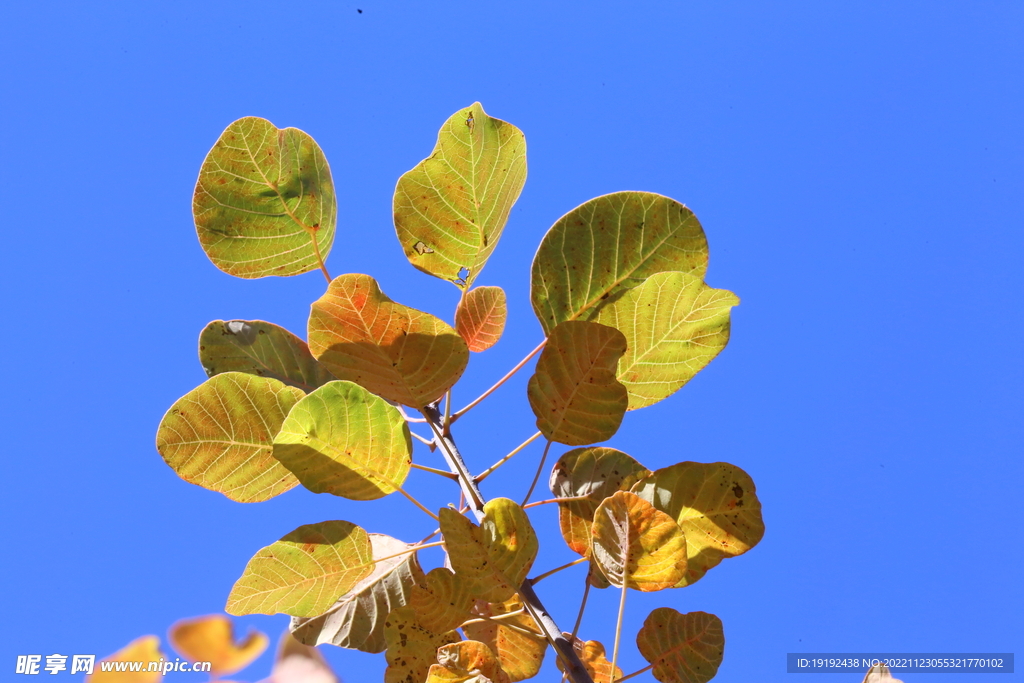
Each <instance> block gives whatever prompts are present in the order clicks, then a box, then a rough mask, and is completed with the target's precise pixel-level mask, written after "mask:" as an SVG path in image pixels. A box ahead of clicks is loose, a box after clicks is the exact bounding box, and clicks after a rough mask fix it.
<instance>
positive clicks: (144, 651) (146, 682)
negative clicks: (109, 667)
mask: <svg viewBox="0 0 1024 683" xmlns="http://www.w3.org/2000/svg"><path fill="white" fill-rule="evenodd" d="M161 659H166V657H165V656H164V653H163V652H160V639H159V638H157V637H156V636H142V637H141V638H136V639H135V640H133V641H132V642H130V643H128V645H126V646H125V647H124V648H122V649H120V650H118V651H117V652H115V653H114V654H112V655H110V656H109V657H104V658H103V659H102V660H101V661H103V662H146V663H147V665H148V663H149V662H157V661H160V660H161ZM145 668H146V667H143V669H144V670H143V671H103V670H101V665H100V662H96V664H95V665H94V667H93V673H92V674H91V675H89V676H86V678H85V681H86V683H159V681H162V680H163V679H164V675H163V671H162V670H161V671H145ZM69 669H70V667H69Z"/></svg>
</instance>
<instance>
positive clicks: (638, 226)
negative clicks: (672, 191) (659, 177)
mask: <svg viewBox="0 0 1024 683" xmlns="http://www.w3.org/2000/svg"><path fill="white" fill-rule="evenodd" d="M707 262H708V243H707V239H706V238H705V237H704V229H703V228H701V226H700V223H699V222H698V221H697V217H696V216H694V215H693V212H692V211H690V210H689V209H687V208H686V207H685V206H683V205H682V204H680V203H679V202H677V201H675V200H674V199H669V198H668V197H663V196H661V195H658V194H653V193H651V192H615V193H614V194H608V195H604V196H603V197H597V198H595V199H591V200H590V201H588V202H586V203H584V204H582V205H580V206H578V207H576V208H575V209H573V210H572V211H570V212H569V213H567V214H565V215H564V216H562V217H561V218H559V219H558V221H557V222H556V223H555V224H554V225H553V226H551V229H550V230H548V232H547V234H546V235H544V239H543V240H542V241H541V244H540V248H539V249H538V250H537V255H536V256H535V257H534V259H533V274H532V281H531V282H532V284H531V289H530V297H531V299H532V301H533V310H534V312H535V313H536V314H537V318H538V319H539V320H540V324H541V327H543V328H544V332H545V333H546V334H551V331H552V330H553V329H554V328H555V326H556V325H558V323H561V322H564V321H566V320H589V319H591V318H590V317H588V316H592V315H593V314H594V313H595V312H596V310H597V309H598V308H599V307H601V306H604V305H607V304H608V303H610V302H612V301H614V300H615V299H617V298H618V297H619V296H621V295H622V293H623V292H624V291H625V290H627V289H629V288H631V287H636V286H637V285H638V284H640V283H641V282H643V281H644V280H646V279H647V278H649V277H650V276H652V275H654V274H655V273H661V272H663V271H667V270H677V271H682V272H684V273H690V274H691V275H693V276H694V277H698V278H703V277H704V272H705V271H706V270H707Z"/></svg>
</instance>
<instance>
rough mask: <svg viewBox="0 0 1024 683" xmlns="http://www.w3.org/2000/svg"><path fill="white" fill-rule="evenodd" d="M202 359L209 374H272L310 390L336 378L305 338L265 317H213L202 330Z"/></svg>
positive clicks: (271, 375)
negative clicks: (311, 349)
mask: <svg viewBox="0 0 1024 683" xmlns="http://www.w3.org/2000/svg"><path fill="white" fill-rule="evenodd" d="M199 362H201V363H202V364H203V369H205V370H206V374H207V375H209V376H210V377H213V376H214V375H219V374H221V373H222V372H245V373H247V374H250V375H259V376H260V377H272V378H274V379H279V380H281V381H282V382H284V383H285V384H288V385H291V386H293V387H297V388H299V389H302V390H303V391H304V392H306V393H309V392H310V391H313V390H314V389H316V388H317V387H318V386H321V385H323V384H327V383H328V382H330V381H331V380H333V379H335V378H334V376H333V375H331V373H329V372H327V368H325V367H324V366H322V365H320V363H318V362H317V360H316V358H313V354H311V353H310V352H309V347H308V346H306V342H304V341H302V340H301V339H299V338H298V337H296V336H295V335H294V334H292V333H291V332H289V331H288V330H286V329H284V328H283V327H278V326H277V325H274V324H273V323H267V322H263V321H262V320H228V321H227V322H225V321H223V320H214V321H213V322H212V323H210V324H208V325H207V326H206V327H204V328H203V331H202V332H201V333H200V334H199Z"/></svg>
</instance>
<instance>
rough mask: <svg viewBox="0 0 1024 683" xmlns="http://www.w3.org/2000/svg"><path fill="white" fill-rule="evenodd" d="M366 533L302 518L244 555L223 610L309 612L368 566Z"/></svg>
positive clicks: (314, 612) (353, 527) (342, 590)
mask: <svg viewBox="0 0 1024 683" xmlns="http://www.w3.org/2000/svg"><path fill="white" fill-rule="evenodd" d="M373 566H374V562H373V550H372V548H371V546H370V539H369V538H368V537H367V534H366V532H365V531H363V530H362V529H361V528H360V527H358V526H356V525H355V524H352V523H351V522H345V521H340V520H337V521H331V522H319V523H317V524H306V525H303V526H300V527H299V528H298V529H296V530H295V531H292V532H291V533H289V534H288V535H286V536H285V537H284V538H282V539H281V540H279V541H277V542H276V543H273V544H271V545H269V546H267V547H266V548H263V549H262V550H260V551H259V552H258V553H256V555H255V556H254V557H253V558H252V559H251V560H249V564H248V565H246V567H245V571H244V572H243V573H242V577H241V578H240V579H238V581H236V582H235V585H234V588H232V589H231V594H230V595H229V596H228V604H227V608H226V611H227V612H228V614H234V615H242V614H277V613H283V614H289V615H291V616H293V617H313V616H317V615H319V614H323V613H324V612H325V611H327V609H328V608H330V606H331V605H332V604H334V602H335V601H337V600H338V598H340V597H341V596H342V595H344V594H345V593H347V592H348V591H349V590H350V589H351V588H352V587H353V586H355V585H356V584H357V583H359V581H360V580H361V579H363V578H365V577H366V576H368V575H369V574H370V573H371V572H372V571H373Z"/></svg>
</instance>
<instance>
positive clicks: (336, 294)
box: [309, 275, 469, 408]
mask: <svg viewBox="0 0 1024 683" xmlns="http://www.w3.org/2000/svg"><path fill="white" fill-rule="evenodd" d="M309 349H310V351H312V352H313V355H314V356H315V357H316V358H317V359H318V360H319V361H320V362H321V363H323V364H324V366H325V367H326V368H327V369H328V371H330V372H331V374H333V375H334V376H335V377H337V378H338V379H345V380H350V381H352V382H355V383H357V384H359V385H361V386H363V387H366V388H367V389H368V390H370V391H372V392H373V393H375V394H377V395H378V396H383V397H384V398H386V399H389V400H391V401H395V402H397V403H402V404H405V405H407V406H412V407H413V408H422V407H423V406H425V405H427V404H428V403H431V402H433V401H434V400H436V399H438V398H440V397H441V396H442V395H443V394H444V392H445V391H447V390H448V389H449V388H451V386H452V385H453V384H455V382H457V381H458V379H459V377H461V376H462V371H463V370H465V369H466V363H467V362H469V349H468V348H467V347H466V342H465V341H463V339H462V337H460V336H459V335H458V334H457V333H456V332H455V330H453V329H452V328H451V327H449V326H448V325H447V324H446V323H444V322H443V321H441V320H439V319H438V318H435V317H434V316H432V315H430V314H429V313H423V312H422V311H417V310H416V309H414V308H409V307H407V306H402V305H401V304H396V303H394V302H393V301H391V299H389V298H387V297H386V296H385V295H384V292H382V291H381V290H380V287H379V286H378V285H377V281H376V280H374V279H373V278H372V277H370V276H369V275H341V276H339V277H336V278H334V281H332V282H331V284H330V286H329V287H328V288H327V292H326V293H325V294H324V295H323V296H322V297H320V298H319V299H317V300H316V301H315V302H313V307H312V311H311V313H310V315H309Z"/></svg>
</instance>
